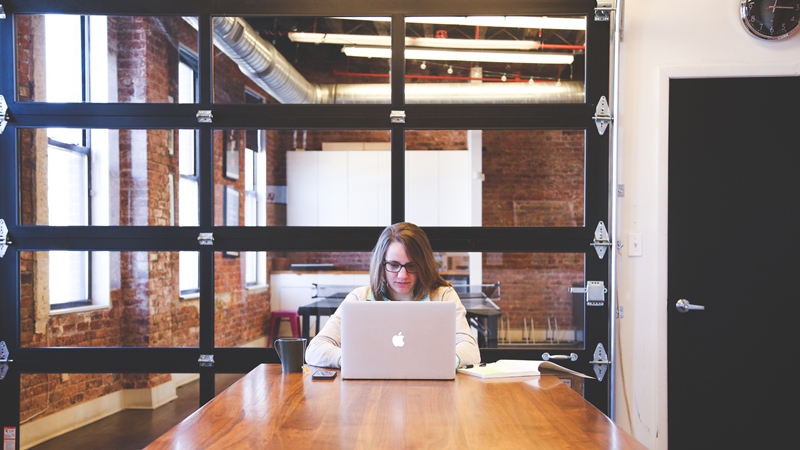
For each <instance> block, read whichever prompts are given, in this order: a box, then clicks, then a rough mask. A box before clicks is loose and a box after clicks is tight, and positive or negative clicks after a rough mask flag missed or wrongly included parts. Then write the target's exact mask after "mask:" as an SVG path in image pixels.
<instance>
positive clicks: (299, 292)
mask: <svg viewBox="0 0 800 450" xmlns="http://www.w3.org/2000/svg"><path fill="white" fill-rule="evenodd" d="M314 283H316V284H320V285H322V284H328V285H337V286H366V285H368V284H369V274H368V273H276V274H273V275H272V276H270V288H271V298H270V302H271V307H272V311H297V308H299V307H301V306H303V305H307V304H309V303H312V302H315V301H317V300H320V299H318V298H314V295H315V294H316V290H315V289H314ZM326 321H327V317H321V318H320V328H321V327H322V326H323V325H325V322H326ZM315 326H316V319H315V318H314V317H312V318H311V335H312V336H313V335H314V330H315ZM289 327H290V325H289V324H288V323H286V322H284V323H282V324H281V329H280V332H279V333H278V334H279V335H280V336H290V335H291V329H290V328H289Z"/></svg>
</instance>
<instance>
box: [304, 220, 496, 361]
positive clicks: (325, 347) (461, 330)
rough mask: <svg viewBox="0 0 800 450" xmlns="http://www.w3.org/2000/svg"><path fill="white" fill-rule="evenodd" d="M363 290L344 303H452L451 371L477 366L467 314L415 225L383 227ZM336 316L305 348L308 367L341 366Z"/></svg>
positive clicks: (338, 319) (353, 294) (358, 290)
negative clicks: (452, 369) (453, 307)
mask: <svg viewBox="0 0 800 450" xmlns="http://www.w3.org/2000/svg"><path fill="white" fill-rule="evenodd" d="M369 280H370V285H369V286H363V287H359V288H356V289H354V290H353V292H351V293H349V294H348V295H347V297H345V299H344V301H346V302H352V301H376V300H382V301H423V302H424V301H432V302H453V303H455V304H456V317H455V321H456V348H455V367H456V368H457V367H460V366H465V365H469V364H478V363H480V360H481V355H480V351H479V350H478V344H477V343H476V342H475V338H474V337H473V336H472V331H471V330H470V327H469V324H468V323H467V310H466V309H465V308H464V305H462V304H461V300H460V299H459V298H458V294H456V291H455V290H454V289H453V288H452V287H451V286H450V284H449V283H448V282H447V281H446V280H445V279H444V278H442V277H441V276H440V275H439V271H438V269H437V265H436V260H435V259H434V258H433V249H432V248H431V243H430V241H429V240H428V236H427V235H426V234H425V232H424V231H422V229H421V228H419V227H418V226H416V225H414V224H412V223H408V222H401V223H397V224H394V225H390V226H388V227H386V229H384V230H383V232H382V233H381V236H380V237H379V238H378V243H377V244H375V248H374V249H372V258H371V259H370V270H369ZM341 325H342V318H341V316H340V315H339V311H338V310H337V311H336V312H335V313H334V314H333V315H332V316H331V317H330V319H329V320H328V322H327V323H326V324H325V326H324V327H323V328H322V330H320V332H319V334H317V335H316V336H315V337H314V339H312V340H311V342H310V343H309V344H308V349H306V362H307V363H308V364H311V365H313V366H322V367H336V368H339V367H341V366H342V361H341V358H342V349H341V341H342V339H341Z"/></svg>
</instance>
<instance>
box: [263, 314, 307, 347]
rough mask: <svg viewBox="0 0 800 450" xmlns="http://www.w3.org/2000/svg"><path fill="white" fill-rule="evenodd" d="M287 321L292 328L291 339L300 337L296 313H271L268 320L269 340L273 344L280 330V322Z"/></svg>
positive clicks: (298, 319) (298, 317)
mask: <svg viewBox="0 0 800 450" xmlns="http://www.w3.org/2000/svg"><path fill="white" fill-rule="evenodd" d="M284 320H288V321H289V324H290V325H291V326H292V337H300V316H298V315H297V311H272V317H270V319H269V338H270V340H271V341H272V342H273V343H274V342H275V339H278V332H279V331H280V329H281V322H283V321H284Z"/></svg>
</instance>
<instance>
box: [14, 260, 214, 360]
mask: <svg viewBox="0 0 800 450" xmlns="http://www.w3.org/2000/svg"><path fill="white" fill-rule="evenodd" d="M186 253H187V254H188V255H189V257H190V258H191V257H193V258H194V260H195V261H196V260H197V253H196V252H186ZM87 258H90V259H91V273H90V274H86V273H85V267H86V265H87V263H86V261H87ZM182 263H183V262H182V261H179V255H178V252H97V251H95V252H91V253H90V254H88V256H87V252H68V251H58V252H55V251H54V252H45V251H42V252H20V293H19V298H20V308H19V314H20V317H19V319H20V320H19V323H20V327H21V330H20V339H21V345H22V346H23V347H196V346H197V345H198V342H199V341H198V339H199V335H198V332H199V325H200V324H199V317H200V316H199V308H200V304H199V300H198V299H197V298H182V297H181V293H180V290H179V288H178V285H179V284H178V283H179V277H180V272H181V269H182V267H183V265H182ZM66 264H70V265H66ZM74 265H80V267H81V268H83V269H82V270H83V271H84V273H80V271H79V270H78V269H77V268H76V267H74ZM194 273H195V276H196V274H197V269H196V267H195V269H194ZM73 277H74V278H73ZM76 289H77V290H79V291H81V290H82V291H81V292H83V293H82V294H81V293H79V294H71V291H75V290H76ZM90 289H91V298H90V300H91V302H90V303H88V304H82V305H79V306H76V307H70V308H66V309H55V308H52V307H51V301H52V300H51V299H56V300H59V299H61V298H66V300H68V301H74V300H75V298H76V296H77V295H80V296H81V297H77V298H80V299H87V295H86V292H88V291H89V290H90ZM67 295H69V297H66V296H67Z"/></svg>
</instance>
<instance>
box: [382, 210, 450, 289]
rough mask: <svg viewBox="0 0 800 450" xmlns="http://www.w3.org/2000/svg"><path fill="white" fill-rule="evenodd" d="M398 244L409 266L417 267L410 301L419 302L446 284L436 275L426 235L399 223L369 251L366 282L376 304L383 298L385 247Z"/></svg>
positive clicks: (390, 227) (384, 233)
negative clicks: (370, 255)
mask: <svg viewBox="0 0 800 450" xmlns="http://www.w3.org/2000/svg"><path fill="white" fill-rule="evenodd" d="M392 242H399V243H400V244H401V245H402V246H403V248H405V250H406V253H407V254H408V257H409V259H411V261H410V262H413V263H414V265H415V266H417V285H416V286H414V299H415V300H420V299H421V298H423V297H425V296H426V295H430V293H431V292H433V291H435V290H436V289H438V288H440V287H442V286H449V285H450V283H448V282H447V280H445V279H444V278H442V277H441V275H439V268H438V266H437V264H436V260H435V259H434V257H433V249H432V248H431V243H430V241H429V240H428V235H426V234H425V232H424V231H422V228H420V227H418V226H416V225H414V224H413V223H410V222H400V223H396V224H394V225H389V226H388V227H386V228H385V229H384V230H383V232H382V233H381V235H380V237H379V238H378V242H377V243H376V244H375V248H373V249H372V258H371V259H370V263H369V281H370V286H371V287H372V292H373V295H375V299H376V300H381V296H382V295H386V270H385V269H384V267H383V263H384V261H385V258H386V251H387V250H388V249H389V244H391V243H392Z"/></svg>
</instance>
